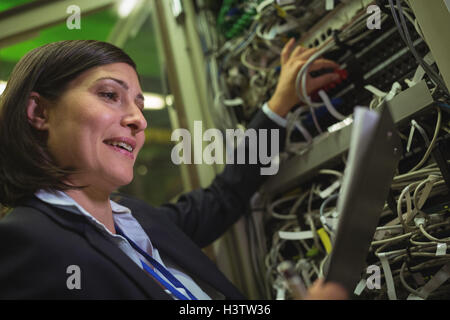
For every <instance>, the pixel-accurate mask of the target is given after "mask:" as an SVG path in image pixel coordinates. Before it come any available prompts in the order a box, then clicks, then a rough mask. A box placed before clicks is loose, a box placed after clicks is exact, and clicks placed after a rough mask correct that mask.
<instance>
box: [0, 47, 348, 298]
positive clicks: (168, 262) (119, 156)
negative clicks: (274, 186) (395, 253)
mask: <svg viewBox="0 0 450 320" xmlns="http://www.w3.org/2000/svg"><path fill="white" fill-rule="evenodd" d="M293 43H294V42H293V41H292V40H291V41H290V42H289V43H288V44H287V45H286V47H285V49H284V51H283V53H282V72H281V76H280V81H279V85H278V87H277V90H276V92H275V94H274V96H273V97H272V99H271V100H270V101H269V103H268V108H267V107H266V109H269V110H266V111H265V112H263V111H260V112H259V113H258V114H257V115H256V116H255V118H254V119H253V121H252V122H251V124H250V125H249V127H252V128H255V129H259V128H266V129H271V128H278V129H280V130H281V131H282V133H283V128H281V127H279V126H278V125H277V124H276V123H274V122H273V121H272V120H271V119H269V117H268V115H269V116H272V117H273V116H274V115H275V118H276V117H283V116H285V115H286V113H287V112H288V111H289V109H290V107H292V106H293V105H294V104H295V103H296V102H297V98H296V95H295V90H294V88H293V83H294V81H293V79H294V77H295V75H296V73H297V72H298V70H299V68H300V67H301V66H302V65H303V63H304V61H305V59H306V58H307V57H308V56H309V55H310V54H312V51H311V50H305V49H303V48H300V47H298V48H296V49H295V50H293ZM330 66H331V67H337V66H336V64H335V63H333V62H331V61H327V60H318V61H317V62H316V65H314V66H313V68H323V67H330ZM330 81H333V77H332V76H330V75H326V76H322V77H320V78H315V79H310V80H309V83H308V85H309V87H308V88H309V90H310V91H312V90H315V89H317V88H319V87H321V86H322V85H325V84H327V83H329V82H330ZM143 105H144V103H143V95H142V90H141V88H140V84H139V80H138V74H137V71H136V65H135V64H134V62H133V61H132V60H131V59H130V57H129V56H128V55H126V54H125V53H124V52H123V51H122V50H120V49H119V48H117V47H115V46H113V45H111V44H108V43H104V42H98V41H81V40H79V41H61V42H56V43H51V44H47V45H45V46H42V47H39V48H37V49H34V50H32V51H31V52H30V53H28V54H27V55H26V56H24V57H23V58H22V59H21V61H19V62H18V64H17V65H16V67H15V68H14V70H13V72H12V74H11V77H10V79H9V81H8V85H7V87H6V89H5V91H4V93H3V95H2V97H1V113H0V155H1V156H0V203H2V204H3V205H5V206H8V207H14V208H15V209H14V210H13V211H12V212H11V213H10V214H8V215H7V216H6V217H5V218H3V219H2V220H0V298H8V299H11V298H13V299H21V298H39V299H72V298H84V299H171V298H172V299H221V298H227V299H242V298H243V296H242V295H241V294H240V293H239V291H238V290H237V289H236V288H235V287H234V286H233V285H232V284H231V283H230V282H229V281H228V280H227V279H226V278H225V277H224V276H223V275H222V274H221V273H220V272H219V270H218V269H217V268H216V266H215V265H214V264H213V263H212V262H211V261H210V260H209V259H208V258H207V257H206V256H205V255H204V254H203V253H202V251H201V250H200V249H199V247H204V246H206V245H208V244H210V243H212V242H213V241H214V240H215V239H217V238H218V237H219V236H220V235H221V234H223V233H224V232H225V231H226V229H227V228H228V227H229V226H231V225H232V224H233V223H234V222H235V221H236V220H237V219H238V218H239V217H240V216H241V214H242V213H243V212H245V210H246V208H247V205H248V199H249V198H250V197H251V195H252V194H253V193H254V192H255V191H256V190H257V189H258V187H259V186H260V185H261V184H262V183H263V177H262V176H260V175H259V165H240V166H239V165H228V166H227V167H226V168H225V170H224V172H223V173H222V174H220V175H218V176H217V177H216V179H215V180H214V181H213V182H212V184H211V186H210V187H208V188H206V189H200V190H195V191H193V192H191V193H188V194H186V195H184V196H182V197H180V199H179V200H178V202H177V203H175V204H168V205H165V206H162V207H160V208H154V207H151V206H149V205H147V204H145V203H144V202H142V201H140V200H137V199H133V198H131V197H125V196H121V197H120V199H119V200H118V203H117V202H114V201H111V195H112V193H113V192H114V191H115V190H116V189H117V188H119V187H120V186H123V185H126V184H128V183H130V182H131V180H132V179H133V165H134V162H135V160H136V157H137V155H138V153H139V150H140V149H141V147H142V146H143V144H144V129H145V128H146V126H147V123H146V120H145V118H144V116H143V114H142V109H143ZM266 114H268V115H266ZM281 141H283V140H281ZM318 286H319V293H323V292H328V291H326V290H329V289H330V285H328V286H327V285H325V287H324V289H326V290H320V288H321V287H320V286H321V285H318ZM333 292H334V291H333ZM339 294H340V291H339ZM313 297H314V296H313ZM316 297H321V296H320V294H319V295H317V296H316ZM327 297H331V296H329V295H327ZM336 297H338V296H336Z"/></svg>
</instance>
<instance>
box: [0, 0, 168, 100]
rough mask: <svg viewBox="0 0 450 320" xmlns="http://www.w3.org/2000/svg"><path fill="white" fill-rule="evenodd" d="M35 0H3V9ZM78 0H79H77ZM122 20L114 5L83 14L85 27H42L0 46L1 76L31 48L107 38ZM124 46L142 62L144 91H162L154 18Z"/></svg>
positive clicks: (7, 74)
mask: <svg viewBox="0 0 450 320" xmlns="http://www.w3.org/2000/svg"><path fill="white" fill-rule="evenodd" d="M30 2H36V1H33V0H0V12H3V11H6V10H9V9H12V8H14V7H17V6H20V5H24V4H27V3H30ZM74 4H76V1H74ZM118 20H119V17H118V14H117V13H116V10H115V9H114V8H109V9H105V10H102V11H99V12H96V13H92V14H89V15H87V14H86V15H82V16H81V29H79V30H78V29H73V30H69V29H68V28H67V27H66V24H65V22H62V23H60V24H58V25H54V26H51V27H48V28H46V29H44V30H41V31H40V32H39V34H38V36H37V37H34V38H31V39H28V40H25V41H23V42H19V43H16V44H13V45H11V46H8V47H3V48H1V49H0V79H2V80H6V78H8V76H9V73H10V72H11V70H12V68H13V67H14V65H15V64H16V63H17V62H18V61H19V59H20V58H21V57H22V56H24V55H25V54H26V53H27V52H29V51H30V50H32V49H34V48H36V47H38V46H41V45H44V44H46V43H49V42H54V41H59V40H75V39H94V40H101V41H106V40H107V39H108V35H109V34H110V33H111V31H112V30H113V27H114V25H115V24H116V23H117V21H118ZM123 49H124V50H125V51H126V52H127V53H128V54H129V55H130V56H131V58H132V59H133V60H134V61H135V62H136V64H137V66H138V72H139V74H140V75H141V77H142V82H143V83H142V87H143V90H144V91H150V92H157V93H160V92H162V91H161V90H162V89H161V74H160V72H161V69H160V63H159V61H160V60H159V59H158V54H157V52H158V51H157V47H156V40H155V34H154V32H153V28H152V22H151V19H150V18H147V20H146V21H145V22H144V24H143V25H142V27H141V29H140V30H139V32H138V33H137V34H136V36H135V37H134V38H133V39H128V40H127V41H126V43H125V45H124V46H123Z"/></svg>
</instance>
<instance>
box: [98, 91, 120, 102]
mask: <svg viewBox="0 0 450 320" xmlns="http://www.w3.org/2000/svg"><path fill="white" fill-rule="evenodd" d="M99 95H100V96H101V97H103V98H106V99H109V100H113V101H116V100H117V97H118V94H117V93H115V92H100V93H99Z"/></svg>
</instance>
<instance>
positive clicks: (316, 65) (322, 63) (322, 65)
mask: <svg viewBox="0 0 450 320" xmlns="http://www.w3.org/2000/svg"><path fill="white" fill-rule="evenodd" d="M338 68H339V65H338V64H337V63H336V62H334V61H331V60H328V59H317V60H315V61H314V62H313V63H311V65H310V66H309V68H308V71H316V70H320V69H338Z"/></svg>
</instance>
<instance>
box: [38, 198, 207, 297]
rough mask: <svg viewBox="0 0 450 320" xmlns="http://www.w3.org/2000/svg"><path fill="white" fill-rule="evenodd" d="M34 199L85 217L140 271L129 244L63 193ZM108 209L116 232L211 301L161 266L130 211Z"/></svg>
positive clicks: (191, 282) (115, 205)
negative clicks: (125, 236)
mask: <svg viewBox="0 0 450 320" xmlns="http://www.w3.org/2000/svg"><path fill="white" fill-rule="evenodd" d="M35 196H36V197H38V198H39V199H41V200H42V201H44V202H46V203H48V204H51V205H53V206H55V207H58V208H61V209H64V210H66V211H69V212H72V213H74V214H79V215H84V216H86V217H87V218H88V220H89V222H90V223H92V224H93V225H94V226H95V227H97V228H98V229H99V230H100V231H101V232H102V233H103V234H104V235H105V237H109V238H110V239H112V240H113V241H114V243H116V244H117V245H118V247H119V248H120V249H121V250H122V251H123V252H124V253H125V254H126V255H127V256H128V257H130V259H131V260H133V261H134V262H135V263H136V264H137V265H138V266H139V267H140V268H141V269H143V267H142V264H141V261H140V259H143V260H145V257H143V256H141V255H140V254H139V253H138V252H137V251H136V250H134V249H133V247H132V246H131V245H130V243H129V242H128V241H127V240H126V239H125V238H124V237H122V236H121V235H118V234H113V233H111V232H110V231H109V230H108V229H107V228H106V227H105V225H104V224H103V223H101V222H100V221H98V220H97V219H95V218H94V217H93V216H92V215H91V214H90V213H89V212H87V211H86V210H85V209H84V208H83V207H82V206H80V205H79V204H78V203H77V202H76V201H75V200H74V199H72V198H71V197H70V196H69V195H67V194H66V193H65V192H63V191H53V192H47V191H45V190H39V191H38V192H36V193H35ZM110 203H111V209H112V211H113V219H114V222H115V223H116V224H117V225H118V226H119V228H120V229H122V231H123V232H124V233H125V234H126V235H127V237H129V238H130V239H131V240H133V241H134V242H135V243H136V244H137V245H138V246H139V247H140V248H141V249H142V250H145V252H147V253H150V252H151V253H152V257H153V258H154V259H155V260H156V261H158V262H159V263H160V264H162V265H163V266H164V267H165V268H166V269H167V270H169V271H170V272H171V273H172V275H174V276H175V277H176V278H177V279H178V280H179V281H180V282H181V283H182V284H183V285H184V286H185V287H186V288H187V289H188V290H189V291H190V292H191V293H192V294H193V295H194V296H195V297H196V298H197V299H199V300H211V298H210V297H209V296H208V295H207V294H206V293H205V292H204V291H203V290H202V289H201V288H200V287H199V286H198V285H197V284H196V283H195V281H194V280H193V279H192V278H191V277H189V276H188V275H187V274H185V273H183V272H181V271H180V270H179V269H177V268H175V267H174V266H173V265H170V263H167V266H166V264H164V262H163V261H162V259H161V257H160V255H159V252H158V249H156V248H154V247H153V246H152V243H151V241H150V238H149V237H148V236H147V234H146V233H145V231H144V229H143V228H142V226H141V225H140V224H139V222H138V221H137V220H136V219H135V218H134V217H133V215H132V214H131V210H130V209H129V208H127V207H124V206H121V205H120V204H118V203H116V202H114V201H112V200H110ZM155 271H156V272H157V273H158V275H159V276H161V277H162V278H163V279H165V280H167V279H166V278H165V277H164V275H163V274H161V273H160V272H159V271H157V270H155ZM165 291H166V293H167V294H169V295H170V296H171V297H172V298H174V299H176V297H175V296H174V295H172V294H171V292H170V291H169V290H165ZM179 291H180V292H181V293H182V294H183V295H185V296H187V294H186V292H185V290H184V289H179Z"/></svg>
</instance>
